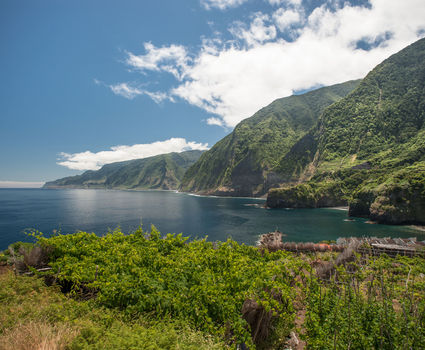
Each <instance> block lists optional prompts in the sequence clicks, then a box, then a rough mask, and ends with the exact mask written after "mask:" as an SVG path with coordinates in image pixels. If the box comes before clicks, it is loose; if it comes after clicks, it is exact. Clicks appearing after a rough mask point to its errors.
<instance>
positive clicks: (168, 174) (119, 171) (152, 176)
mask: <svg viewBox="0 0 425 350" xmlns="http://www.w3.org/2000/svg"><path fill="white" fill-rule="evenodd" d="M201 153H202V151H186V152H182V153H168V154H161V155H158V156H154V157H149V158H143V159H135V160H129V161H125V162H117V163H111V164H106V165H104V166H103V167H102V168H101V169H99V170H97V171H90V170H89V171H86V172H85V173H83V174H81V175H77V176H70V177H65V178H63V179H59V180H56V181H51V182H47V183H46V184H45V185H44V187H45V188H116V189H162V190H171V189H177V188H178V186H179V184H180V181H181V179H182V177H183V175H184V173H185V171H186V170H187V169H188V168H189V167H190V166H191V165H192V164H193V163H195V162H196V161H197V160H198V159H199V157H200V155H201Z"/></svg>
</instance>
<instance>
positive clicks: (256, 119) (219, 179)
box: [180, 81, 359, 196]
mask: <svg viewBox="0 0 425 350" xmlns="http://www.w3.org/2000/svg"><path fill="white" fill-rule="evenodd" d="M358 83H359V81H350V82H346V83H343V84H337V85H333V86H330V87H324V88H320V89H317V90H315V91H311V92H308V93H306V94H303V95H296V96H290V97H285V98H282V99H279V100H276V101H274V102H273V103H271V104H270V105H268V106H267V107H264V108H263V109H261V110H260V111H258V112H257V113H255V114H254V115H253V116H252V117H251V118H248V119H245V120H243V121H242V122H241V123H240V124H238V125H237V126H236V127H235V129H234V131H233V132H232V133H231V134H229V135H227V136H226V137H225V138H223V139H222V140H221V141H219V142H217V143H216V144H215V145H214V146H213V147H212V148H211V149H210V150H209V151H207V152H205V153H204V154H203V155H202V156H201V158H200V159H199V161H198V162H196V163H195V164H194V165H193V166H192V167H190V169H189V170H188V171H187V173H186V174H185V176H184V178H183V180H182V184H181V187H180V189H181V190H182V191H187V192H196V193H203V194H218V195H232V196H260V195H263V194H265V193H266V192H267V190H268V189H269V188H272V187H276V186H277V184H282V183H287V182H290V181H292V178H293V176H292V175H291V174H290V175H289V176H287V175H286V174H285V173H284V172H282V171H281V170H280V169H279V163H280V161H281V159H282V158H283V157H285V155H286V154H288V152H289V151H290V150H291V148H292V147H293V146H294V144H295V143H296V142H297V141H298V140H299V139H300V138H303V137H304V136H305V135H306V134H307V132H308V130H309V129H310V128H311V127H313V126H314V125H315V124H316V123H317V119H318V117H319V115H320V114H321V113H322V112H323V110H324V109H325V108H326V107H328V106H329V105H331V104H332V103H334V102H336V101H339V100H340V99H341V98H342V97H344V96H346V95H347V94H348V93H349V92H350V91H352V90H353V89H354V88H355V87H356V86H357V85H358Z"/></svg>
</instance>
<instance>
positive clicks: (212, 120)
mask: <svg viewBox="0 0 425 350" xmlns="http://www.w3.org/2000/svg"><path fill="white" fill-rule="evenodd" d="M207 124H208V125H217V126H224V124H223V121H222V120H221V119H219V118H214V117H211V118H208V119H207Z"/></svg>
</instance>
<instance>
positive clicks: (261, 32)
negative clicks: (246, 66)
mask: <svg viewBox="0 0 425 350" xmlns="http://www.w3.org/2000/svg"><path fill="white" fill-rule="evenodd" d="M268 21H269V17H268V16H267V15H264V14H262V13H257V14H256V15H255V16H254V18H253V20H252V22H251V25H250V27H249V28H248V29H246V28H245V25H244V23H241V22H237V23H235V24H234V25H233V27H231V28H230V32H231V33H232V34H233V35H234V36H235V37H236V38H237V39H239V40H243V41H244V42H245V43H246V44H247V45H248V46H254V45H256V44H258V43H260V44H261V43H264V42H266V41H270V40H273V39H275V38H276V28H275V26H274V25H272V24H271V25H266V22H268Z"/></svg>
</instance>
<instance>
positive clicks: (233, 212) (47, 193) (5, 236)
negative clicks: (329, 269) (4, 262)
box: [0, 189, 425, 250]
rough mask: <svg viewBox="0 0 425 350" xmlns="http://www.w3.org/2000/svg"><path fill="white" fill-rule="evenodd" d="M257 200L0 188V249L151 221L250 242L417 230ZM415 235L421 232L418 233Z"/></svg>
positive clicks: (168, 228) (163, 227)
mask: <svg viewBox="0 0 425 350" xmlns="http://www.w3.org/2000/svg"><path fill="white" fill-rule="evenodd" d="M264 203H265V201H264V200H263V199H253V198H223V197H205V196H194V195H190V194H185V193H178V192H173V191H120V190H92V189H84V190H83V189H81V190H79V189H0V250H3V249H6V248H7V247H8V245H9V244H11V243H13V242H16V241H31V238H30V237H29V236H28V235H27V234H25V232H30V231H31V230H38V231H40V232H43V233H44V235H45V236H49V235H52V234H58V233H61V234H68V233H73V232H76V231H88V232H95V233H96V234H98V235H103V234H105V233H107V232H108V231H111V230H114V229H116V228H120V229H121V230H122V231H123V232H124V233H131V232H132V231H134V230H136V229H137V228H138V227H139V225H141V224H142V225H143V228H144V230H146V231H150V227H151V225H155V227H156V228H158V229H159V231H160V232H161V233H163V234H166V233H183V235H184V236H190V238H191V239H196V238H198V239H200V238H205V237H206V236H208V238H207V239H208V240H211V241H216V240H220V241H223V240H226V239H228V238H231V239H233V240H236V241H238V242H239V243H245V244H250V245H251V244H255V242H256V241H257V239H258V236H259V235H260V234H263V233H267V232H271V231H274V230H276V229H278V230H279V231H281V232H283V233H284V234H285V237H284V240H286V241H304V242H305V241H313V242H318V241H321V240H335V239H337V238H338V237H347V236H377V237H387V236H391V237H413V236H417V237H418V238H420V239H422V240H423V239H425V233H424V232H421V231H419V230H416V229H414V228H412V227H410V226H389V225H376V224H369V223H367V221H366V220H364V219H359V218H354V219H353V220H349V219H348V217H347V211H345V210H341V209H265V208H264ZM421 237H422V238H421Z"/></svg>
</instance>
